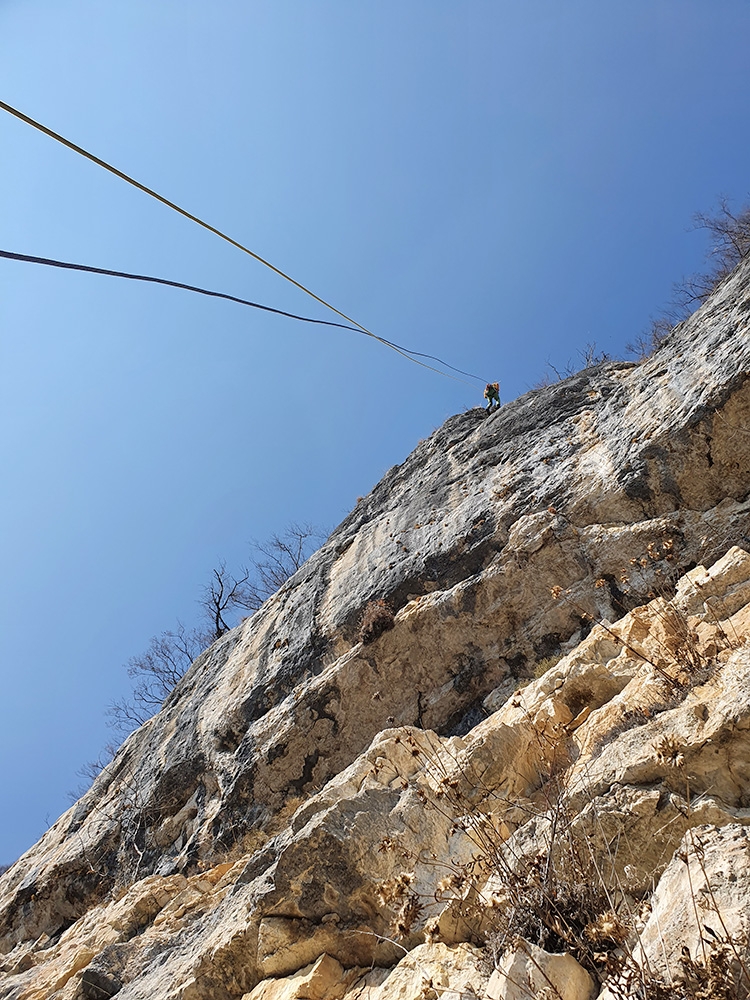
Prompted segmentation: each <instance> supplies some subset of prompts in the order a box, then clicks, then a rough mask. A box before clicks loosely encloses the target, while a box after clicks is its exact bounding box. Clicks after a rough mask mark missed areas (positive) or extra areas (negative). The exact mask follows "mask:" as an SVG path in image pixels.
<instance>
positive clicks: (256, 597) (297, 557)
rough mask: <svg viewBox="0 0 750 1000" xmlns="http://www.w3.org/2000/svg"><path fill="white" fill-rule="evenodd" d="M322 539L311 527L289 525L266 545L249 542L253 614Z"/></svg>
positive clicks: (316, 529) (293, 572)
mask: <svg viewBox="0 0 750 1000" xmlns="http://www.w3.org/2000/svg"><path fill="white" fill-rule="evenodd" d="M324 538H325V536H324V533H323V532H322V531H321V530H320V529H319V528H316V527H314V526H313V525H312V524H297V523H296V522H292V524H290V525H289V526H288V527H287V528H286V529H285V530H284V532H283V533H282V534H281V535H277V534H273V535H271V538H270V539H269V540H268V541H267V542H253V543H252V546H253V549H254V551H255V555H254V556H253V559H252V566H253V573H252V579H251V580H250V581H248V586H249V588H250V590H251V594H252V596H251V602H252V604H251V606H252V609H253V610H254V611H257V610H258V608H259V607H260V606H261V604H263V603H264V602H265V601H266V600H268V598H269V597H270V596H271V595H272V594H275V593H276V591H277V590H278V589H279V587H283V585H284V584H285V583H286V581H287V580H288V579H289V577H290V576H293V575H294V574H295V573H296V572H297V570H298V569H299V568H300V566H302V564H303V563H304V562H306V560H307V559H308V557H309V556H310V554H311V552H312V551H313V549H314V548H315V547H316V546H317V545H319V544H320V543H321V542H322V541H324Z"/></svg>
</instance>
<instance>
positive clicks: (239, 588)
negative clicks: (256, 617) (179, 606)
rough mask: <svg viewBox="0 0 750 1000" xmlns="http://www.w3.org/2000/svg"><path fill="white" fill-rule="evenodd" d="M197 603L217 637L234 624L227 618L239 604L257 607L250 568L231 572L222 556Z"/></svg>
mask: <svg viewBox="0 0 750 1000" xmlns="http://www.w3.org/2000/svg"><path fill="white" fill-rule="evenodd" d="M198 603H199V604H200V606H201V607H202V608H203V612H204V614H205V616H206V618H207V620H208V621H209V623H210V625H211V638H212V639H219V638H220V637H221V636H222V635H224V633H225V632H228V631H229V629H230V628H232V627H233V625H231V624H230V623H229V622H228V621H227V618H228V617H229V616H230V615H231V613H232V612H233V611H236V610H237V609H238V608H244V609H245V610H246V611H257V610H258V607H260V605H258V604H256V603H255V599H254V587H253V584H252V583H251V582H250V571H249V570H247V569H245V568H244V567H243V568H242V570H241V573H240V576H234V575H233V574H232V573H230V572H229V570H228V569H227V564H226V563H225V562H224V561H223V560H222V562H220V563H219V565H218V567H217V568H216V569H214V570H213V572H212V575H211V581H210V583H208V584H207V586H205V587H204V588H203V595H202V597H201V598H200V600H199V601H198ZM175 683H176V682H175ZM172 687H174V684H173V685H172Z"/></svg>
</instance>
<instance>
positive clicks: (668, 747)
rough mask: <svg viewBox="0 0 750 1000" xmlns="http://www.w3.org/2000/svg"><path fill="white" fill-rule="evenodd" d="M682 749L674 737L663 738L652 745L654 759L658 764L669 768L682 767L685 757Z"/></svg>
mask: <svg viewBox="0 0 750 1000" xmlns="http://www.w3.org/2000/svg"><path fill="white" fill-rule="evenodd" d="M682 749H683V748H682V747H681V746H680V744H679V743H678V742H677V740H676V739H675V738H674V736H665V737H663V738H662V739H661V740H659V742H658V743H656V744H655V745H654V750H655V752H656V759H657V761H658V762H659V763H660V764H667V765H668V766H669V767H682V766H683V765H684V763H685V755H684V753H683V752H682Z"/></svg>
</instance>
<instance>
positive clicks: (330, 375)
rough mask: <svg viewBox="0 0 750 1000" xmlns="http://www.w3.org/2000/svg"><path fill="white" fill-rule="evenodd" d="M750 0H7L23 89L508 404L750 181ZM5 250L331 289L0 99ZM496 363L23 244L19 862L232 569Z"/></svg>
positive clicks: (9, 739)
mask: <svg viewBox="0 0 750 1000" xmlns="http://www.w3.org/2000/svg"><path fill="white" fill-rule="evenodd" d="M749 29H750V3H748V2H747V0H717V2H715V3H711V4H707V3H705V0H700V2H698V0H696V2H693V0H672V2H670V0H633V2H630V3H627V4H625V3H622V4H613V3H602V2H601V0H567V2H566V3H560V2H559V0H525V2H523V3H519V2H515V0H492V2H487V3H485V2H480V0H465V2H463V3H456V2H454V0H450V2H443V0H406V2H404V0H399V2H396V0H377V2H369V3H367V2H358V3H352V2H345V0H296V2H289V0H272V2H271V0H268V2H265V0H264V2H256V0H250V2H248V0H243V2H234V0H214V2H213V3H211V4H198V3H195V2H192V0H180V2H179V3H177V2H167V0H156V2H154V0H149V2H144V0H127V2H124V0H123V2H112V3H106V4H102V3H99V2H97V3H95V2H93V0H55V2H51V0H48V2H42V0H24V2H20V0H0V99H1V100H3V101H6V102H7V103H9V104H11V105H13V106H15V107H18V108H19V109H20V110H22V111H24V112H25V113H26V114H28V115H30V116H32V117H35V118H37V119H39V120H41V121H42V122H44V123H45V124H47V125H48V126H49V127H50V128H52V129H54V130H56V131H58V132H61V133H63V134H64V135H66V136H68V137H69V138H70V139H72V140H73V141H74V142H77V143H79V144H80V145H83V146H86V147H87V148H89V149H91V150H92V151H93V152H94V153H95V154H97V155H99V156H101V157H102V158H104V159H106V160H108V161H110V162H112V163H114V164H116V165H117V166H118V167H120V168H121V169H122V170H124V171H126V172H128V173H131V174H132V175H134V176H136V177H137V178H139V179H140V180H141V181H142V182H143V183H145V184H147V185H149V186H151V187H154V188H156V189H157V190H158V191H160V192H161V193H163V194H164V195H165V196H166V197H168V198H170V199H172V200H174V201H176V202H178V203H180V204H182V205H183V206H184V207H185V208H187V209H188V210H190V211H192V212H194V213H196V214H198V215H200V216H202V217H203V218H205V219H207V220H208V221H210V222H211V223H213V224H214V225H216V226H218V227H219V228H221V229H223V230H225V231H226V232H228V233H230V234H231V235H233V236H235V237H236V238H237V239H239V240H240V241H241V242H244V243H246V244H248V245H250V246H251V247H252V248H253V249H255V250H256V251H257V252H258V253H260V254H262V255H263V256H265V257H266V258H268V259H270V260H271V261H273V262H274V263H275V264H276V265H277V266H279V267H281V268H282V269H284V270H286V271H288V272H289V273H291V274H292V275H294V277H296V278H297V279H298V280H299V281H301V282H303V283H305V284H306V285H308V286H309V287H311V288H313V289H314V290H315V291H316V292H317V293H318V294H320V295H321V296H323V297H324V298H327V299H328V300H329V301H331V302H333V303H334V304H335V305H336V306H337V307H338V308H340V309H342V310H343V311H344V312H346V313H348V314H349V315H351V316H353V317H354V318H356V319H357V320H358V321H359V322H360V323H363V324H364V325H365V326H367V327H368V328H369V329H371V330H373V331H375V332H376V333H378V334H379V335H381V336H383V337H386V338H388V339H390V340H394V341H397V342H399V343H403V344H405V345H406V346H408V347H411V348H414V349H415V350H420V351H426V352H429V353H432V354H438V355H440V356H441V357H443V358H445V359H446V360H447V361H448V362H450V363H451V364H453V365H456V366H458V367H459V368H463V369H466V370H468V371H470V372H475V373H477V374H478V375H480V376H481V377H482V378H485V379H488V380H489V379H492V380H495V379H500V381H501V383H502V394H503V398H504V399H506V400H507V399H509V398H512V397H515V396H517V395H519V394H521V393H523V392H524V391H526V389H528V388H529V387H530V386H531V385H532V384H533V383H534V382H536V381H537V380H538V379H539V378H540V377H541V376H542V375H543V373H544V369H545V362H546V361H548V360H549V361H550V362H551V363H552V364H554V365H556V366H557V367H564V366H565V364H566V363H567V362H568V361H569V360H570V361H573V362H575V361H576V359H577V352H578V350H579V349H581V348H583V346H584V345H585V344H586V343H587V342H591V341H595V342H596V344H597V345H598V347H599V349H601V350H605V351H608V352H610V353H612V354H614V355H622V354H623V352H624V348H625V344H626V343H627V342H628V341H631V340H632V339H633V338H634V337H635V336H637V335H638V333H640V332H641V331H642V330H644V329H645V328H646V327H647V325H648V322H649V317H650V316H653V315H655V314H656V313H657V312H658V311H659V310H660V308H661V307H662V306H664V305H665V304H666V302H667V300H668V299H669V296H670V289H671V284H672V282H673V281H675V280H677V279H679V278H680V277H681V276H682V275H683V274H686V273H690V272H691V271H694V270H696V269H697V268H698V267H699V266H700V264H701V258H702V255H703V253H704V250H705V238H704V236H703V235H702V234H701V233H696V232H690V231H689V229H690V225H691V218H692V215H693V213H694V212H695V211H698V210H702V211H706V210H710V209H711V208H712V207H713V206H714V205H715V203H716V199H717V197H718V196H719V195H721V194H724V195H726V196H727V197H728V198H729V199H730V202H732V203H733V204H734V205H735V206H736V207H739V206H740V205H741V204H742V203H743V202H744V201H745V200H747V198H748V193H749V192H750V171H749V170H748V166H749V160H750V140H749V139H748V136H750V104H748V101H747V95H748V83H749V82H750V68H749V67H750V61H749V60H748V58H747V51H748V42H749V41H750V30H749ZM0 249H5V250H11V251H17V252H21V253H29V254H36V255H40V256H48V257H59V258H61V259H64V260H72V261H80V262H83V263H88V264H93V265H97V266H102V267H111V268H115V269H121V270H132V271H138V272H141V273H151V274H156V275H162V276H164V277H168V278H172V279H176V280H180V281H185V282H188V283H193V284H197V285H204V286H207V287H209V288H216V289H219V290H223V291H227V292H230V293H233V294H236V295H239V296H243V297H247V298H251V299H255V300H257V301H261V302H265V303H268V304H269V305H273V306H277V307H279V308H282V309H289V310H292V311H296V312H305V313H309V314H310V315H314V316H319V317H324V316H325V313H324V311H323V310H322V309H321V308H320V307H318V306H317V305H316V304H315V303H313V302H312V301H311V300H308V299H306V298H305V297H304V296H303V295H302V294H301V293H300V292H299V291H297V290H295V289H294V288H292V287H291V286H290V285H288V284H287V283H285V282H283V281H282V280H281V279H279V278H278V277H277V276H275V275H273V274H272V273H271V272H270V271H268V270H266V269H264V268H262V267H261V266H260V265H258V264H257V263H255V262H253V261H251V260H250V259H249V258H247V257H245V256H244V255H242V254H241V253H239V252H238V251H236V250H233V249H232V248H230V247H229V246H227V245H225V244H223V243H222V242H220V241H219V240H218V239H216V238H215V237H213V236H211V235H210V234H208V233H206V232H203V231H201V230H200V229H198V228H197V227H195V226H194V225H191V224H190V223H189V222H187V221H186V220H184V219H181V218H179V217H178V216H176V215H175V214H173V213H170V212H169V211H168V210H167V209H166V208H164V207H162V206H160V205H158V204H157V203H156V202H154V201H152V200H151V199H149V198H147V197H145V196H144V195H142V194H140V193H139V192H137V191H135V190H133V189H131V188H128V187H127V186H126V185H124V184H123V183H122V182H121V181H118V180H117V179H115V178H114V177H111V176H109V175H107V174H105V173H104V172H103V171H102V170H100V169H98V168H96V167H95V166H93V165H92V164H90V163H87V162H86V161H84V160H83V159H81V158H80V157H77V156H76V155H75V154H73V153H71V152H70V151H68V150H66V149H64V148H62V147H61V146H58V145H56V144H55V143H53V142H52V141H51V140H50V139H48V138H46V137H44V136H42V135H40V134H38V133H35V132H34V131H32V130H31V129H30V128H29V127H28V126H25V125H23V124H21V123H20V122H18V121H17V120H15V119H12V118H11V117H9V116H8V115H6V114H2V113H0ZM480 403H481V386H480V387H479V389H478V390H477V389H474V388H473V387H470V386H467V385H464V384H461V383H459V382H453V381H450V380H448V379H445V378H442V377H440V376H437V375H434V374H432V373H430V372H427V371H425V370H423V369H420V368H418V367H417V366H415V365H412V364H409V363H407V362H405V361H404V360H403V359H402V358H399V357H398V356H397V355H395V354H394V353H393V352H391V351H389V350H387V349H385V348H383V347H382V346H380V345H378V344H375V343H374V342H372V341H369V340H367V339H366V338H364V337H360V336H357V335H355V334H352V333H346V332H344V331H336V330H327V329H326V328H319V327H305V326H302V325H299V324H295V323H293V322H291V321H288V320H284V319H280V318H278V317H270V316H264V315H261V314H256V313H255V312H253V311H251V310H248V309H244V308H242V307H240V306H235V305H231V304H229V303H224V302H216V301H210V300H203V299H199V298H197V297H195V296H190V295H189V294H187V293H183V292H178V291H173V290H169V289H164V288H155V287H148V286H141V285H135V284H133V283H128V282H119V281H116V280H114V279H109V278H103V277H94V276H90V275H81V274H72V273H67V272H57V271H51V270H49V269H44V268H40V267H34V266H31V265H28V264H22V263H12V262H9V261H5V260H2V261H0V408H1V412H0V462H1V463H2V473H3V474H2V491H0V505H1V507H0V557H1V559H2V577H1V579H0V588H1V591H0V615H1V616H2V618H1V620H0V624H1V626H2V637H3V641H2V654H1V656H2V660H1V661H0V663H1V666H0V669H1V670H2V691H3V697H2V701H0V761H1V762H2V766H1V767H0V802H1V803H2V808H3V815H4V816H5V822H4V824H3V825H2V828H1V829H0V862H6V863H7V862H9V861H11V860H13V859H14V858H15V857H16V856H17V855H18V854H19V853H21V852H22V851H23V850H24V849H25V848H26V847H28V846H30V844H31V843H33V842H34V841H35V840H36V839H37V838H38V837H39V836H40V835H41V834H42V833H43V832H44V829H45V827H46V825H47V824H48V823H49V822H52V821H54V819H55V818H56V817H57V816H58V814H59V813H60V812H62V811H63V809H64V808H66V806H67V798H66V792H67V791H68V790H69V789H71V788H74V787H75V786H76V785H77V784H78V782H79V779H78V777H77V776H76V770H77V769H78V768H79V767H80V766H81V764H82V763H83V762H84V761H86V760H89V759H92V758H93V757H95V756H96V754H97V752H98V750H99V748H100V747H101V746H102V744H103V743H104V742H105V741H106V740H107V739H108V738H109V736H110V734H109V731H108V730H107V728H106V724H105V717H104V710H105V708H106V706H107V704H108V702H110V701H111V700H112V699H114V698H117V697H120V696H121V695H123V694H124V693H126V691H127V689H128V680H127V677H126V674H125V671H124V669H123V667H122V664H123V663H124V662H125V661H126V660H127V659H128V658H129V657H130V656H132V655H134V654H136V653H139V652H140V651H142V650H143V649H144V648H145V647H146V646H147V644H148V641H149V638H150V637H151V636H152V635H154V634H156V633H158V632H160V631H161V630H163V629H167V628H170V627H173V626H174V624H175V622H176V621H177V620H178V619H180V620H182V621H183V622H186V623H190V622H191V621H192V620H194V619H195V617H196V615H197V613H198V609H197V606H196V598H197V597H198V595H199V592H200V588H201V586H202V584H203V583H205V582H206V580H207V578H208V575H209V574H210V572H211V569H212V568H213V566H215V565H216V564H217V562H218V561H219V560H220V559H222V558H223V559H226V560H227V562H228V563H229V565H230V566H232V565H237V564H239V563H241V562H242V561H243V560H245V559H246V558H247V555H248V551H249V550H248V543H249V541H250V540H251V539H252V538H257V539H263V538H265V537H267V536H268V535H269V534H270V533H271V532H273V531H277V530H280V529H283V527H284V525H286V524H287V523H288V522H290V521H293V520H297V521H312V522H315V523H316V524H319V525H322V526H324V527H326V528H329V529H330V528H333V527H334V526H335V525H336V524H337V523H338V522H339V521H340V520H341V519H342V518H343V517H344V516H345V515H346V514H347V513H348V511H349V510H350V509H351V507H352V506H353V505H354V503H355V501H356V498H357V496H358V495H362V494H364V493H366V492H367V491H368V490H369V489H370V488H371V487H372V486H373V485H374V484H375V482H377V480H378V479H379V478H380V477H381V475H382V474H383V473H384V472H385V471H386V470H387V469H388V468H389V467H390V466H391V465H393V464H395V463H397V462H400V461H402V460H403V459H404V458H405V456H406V455H407V454H408V453H409V451H410V450H411V449H412V448H413V447H414V446H415V445H416V443H417V442H418V440H419V439H420V438H422V437H425V436H427V435H428V434H429V433H430V432H431V431H432V430H433V429H434V428H435V427H437V426H439V425H440V424H441V423H442V421H443V420H444V419H445V418H446V417H447V416H449V415H450V414H452V413H455V412H457V411H460V410H462V409H464V408H466V407H469V406H472V405H477V404H480Z"/></svg>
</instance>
